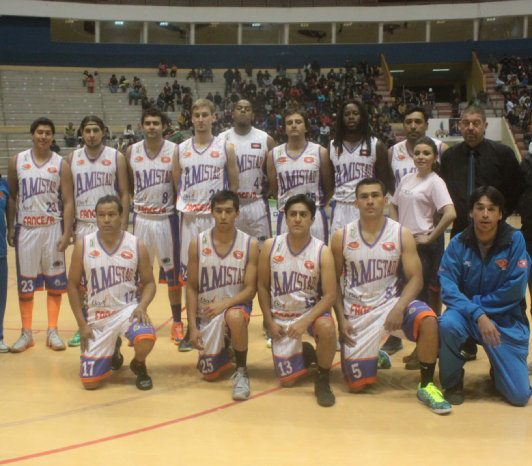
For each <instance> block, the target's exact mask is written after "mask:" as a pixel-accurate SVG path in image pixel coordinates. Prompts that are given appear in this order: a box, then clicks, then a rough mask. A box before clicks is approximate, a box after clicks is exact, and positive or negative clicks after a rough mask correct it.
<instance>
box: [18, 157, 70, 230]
mask: <svg viewBox="0 0 532 466" xmlns="http://www.w3.org/2000/svg"><path fill="white" fill-rule="evenodd" d="M62 168H63V159H62V158H61V157H60V156H59V155H58V154H56V153H55V152H51V153H50V157H49V158H48V160H47V161H46V162H44V163H43V164H42V165H37V163H36V162H35V159H34V158H33V152H32V150H31V149H29V150H27V151H24V152H20V153H19V154H17V157H16V160H15V169H16V170H17V178H18V196H17V200H18V203H17V204H18V205H17V223H19V224H21V225H24V226H26V227H41V226H48V225H53V224H55V223H57V222H60V221H61V220H62V218H63V202H62V200H61V194H60V186H61V170H62Z"/></svg>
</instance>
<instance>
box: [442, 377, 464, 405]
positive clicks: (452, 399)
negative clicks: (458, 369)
mask: <svg viewBox="0 0 532 466" xmlns="http://www.w3.org/2000/svg"><path fill="white" fill-rule="evenodd" d="M443 397H444V398H445V399H446V400H447V401H448V402H449V403H451V404H452V405H461V404H462V403H463V402H464V370H463V369H462V377H460V381H459V382H458V383H457V384H456V385H455V386H454V387H451V388H447V389H445V390H444V391H443Z"/></svg>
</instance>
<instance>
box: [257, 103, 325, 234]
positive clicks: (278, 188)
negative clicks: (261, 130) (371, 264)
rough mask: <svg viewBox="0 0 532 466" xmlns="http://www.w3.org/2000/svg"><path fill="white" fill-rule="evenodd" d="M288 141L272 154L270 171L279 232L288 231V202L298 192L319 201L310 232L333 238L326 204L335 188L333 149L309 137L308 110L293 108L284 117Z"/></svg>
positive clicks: (269, 161) (274, 149)
mask: <svg viewBox="0 0 532 466" xmlns="http://www.w3.org/2000/svg"><path fill="white" fill-rule="evenodd" d="M284 123H285V131H286V135H287V136H288V142H287V143H286V144H281V145H280V146H277V147H274V148H273V149H272V150H271V151H270V153H269V154H268V159H267V172H268V182H269V185H270V190H271V191H272V192H273V193H274V194H275V195H277V208H278V209H279V217H278V222H277V233H278V234H282V233H286V232H287V226H286V220H285V214H284V206H285V204H286V201H287V200H288V199H289V198H290V197H292V196H295V195H296V194H306V195H308V196H310V197H311V198H312V199H313V200H314V202H315V203H316V207H317V210H316V221H315V222H314V223H311V225H312V226H311V229H310V234H311V235H312V236H314V237H316V238H318V239H320V240H322V241H323V242H325V243H326V242H327V241H328V240H329V228H328V225H327V216H326V215H325V210H324V206H325V205H326V204H327V202H328V200H329V198H330V197H331V194H332V190H333V173H332V166H331V161H330V159H329V152H328V151H327V149H325V147H322V146H320V145H319V144H315V143H313V142H310V141H307V139H306V134H307V132H308V130H309V128H310V126H309V121H308V118H307V114H306V112H305V111H303V110H300V109H297V108H289V109H288V110H287V111H286V114H285V117H284Z"/></svg>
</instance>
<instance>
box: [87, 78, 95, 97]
mask: <svg viewBox="0 0 532 466" xmlns="http://www.w3.org/2000/svg"><path fill="white" fill-rule="evenodd" d="M87 91H88V92H89V94H94V78H93V77H92V74H89V75H88V76H87Z"/></svg>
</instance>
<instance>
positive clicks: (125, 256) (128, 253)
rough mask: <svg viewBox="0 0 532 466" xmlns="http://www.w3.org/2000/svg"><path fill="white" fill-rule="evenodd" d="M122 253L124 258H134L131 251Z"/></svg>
mask: <svg viewBox="0 0 532 466" xmlns="http://www.w3.org/2000/svg"><path fill="white" fill-rule="evenodd" d="M120 255H121V256H122V257H123V258H124V259H133V253H131V252H129V251H122V252H121V253H120Z"/></svg>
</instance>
